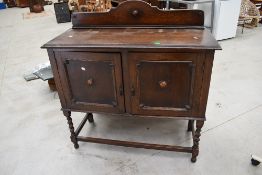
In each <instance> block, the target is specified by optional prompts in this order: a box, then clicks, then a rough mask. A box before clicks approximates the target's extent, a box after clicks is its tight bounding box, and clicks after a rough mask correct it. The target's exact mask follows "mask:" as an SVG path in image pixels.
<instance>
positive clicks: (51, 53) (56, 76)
mask: <svg viewBox="0 0 262 175" xmlns="http://www.w3.org/2000/svg"><path fill="white" fill-rule="evenodd" d="M47 53H48V56H49V60H50V64H51V68H52V71H53V74H54V80H55V85H56V89H57V92H58V95H59V99H60V103H61V106H62V108H67V107H66V106H67V105H66V100H65V96H64V92H63V87H62V84H61V81H60V76H59V72H58V67H57V62H56V58H55V54H54V51H53V50H52V49H48V50H47Z"/></svg>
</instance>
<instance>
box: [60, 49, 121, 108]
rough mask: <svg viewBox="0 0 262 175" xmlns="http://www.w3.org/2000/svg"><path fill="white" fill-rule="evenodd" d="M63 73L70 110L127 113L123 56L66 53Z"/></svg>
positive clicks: (63, 53) (61, 55)
mask: <svg viewBox="0 0 262 175" xmlns="http://www.w3.org/2000/svg"><path fill="white" fill-rule="evenodd" d="M60 57H61V59H60V60H61V62H60V64H59V65H61V66H60V67H59V69H60V72H62V74H64V77H65V78H62V81H63V83H64V84H65V87H68V92H67V101H68V104H69V105H70V108H72V109H76V110H89V111H100V112H124V111H125V110H124V97H123V92H122V91H123V90H122V89H123V86H122V70H121V57H120V54H117V53H89V52H62V53H60Z"/></svg>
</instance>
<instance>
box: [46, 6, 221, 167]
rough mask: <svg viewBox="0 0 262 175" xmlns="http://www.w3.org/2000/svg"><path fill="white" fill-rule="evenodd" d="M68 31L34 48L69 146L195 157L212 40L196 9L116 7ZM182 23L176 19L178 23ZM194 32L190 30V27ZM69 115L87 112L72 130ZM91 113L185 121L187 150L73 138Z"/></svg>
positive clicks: (81, 18)
mask: <svg viewBox="0 0 262 175" xmlns="http://www.w3.org/2000/svg"><path fill="white" fill-rule="evenodd" d="M75 15H76V17H75V19H74V20H75V21H73V24H74V27H75V28H81V27H84V28H86V29H71V30H68V31H66V32H65V33H63V34H62V35H60V36H58V37H57V38H55V39H53V40H51V41H50V42H48V43H47V44H45V45H44V46H43V47H42V48H47V49H48V54H49V58H50V62H51V65H52V69H53V72H54V79H55V83H56V84H57V89H58V94H59V98H60V101H61V105H62V110H63V112H64V115H65V116H66V118H67V120H68V124H69V129H70V133H71V141H72V142H73V143H74V146H75V148H78V143H77V142H78V141H86V142H93V143H103V144H112V145H120V146H129V147H137V148H146V149H159V150H169V151H181V152H188V153H192V158H191V161H192V162H195V161H196V158H197V156H198V154H199V141H200V132H201V128H202V127H203V124H204V121H205V119H206V118H205V111H206V105H207V97H208V91H209V84H210V79H211V72H212V64H213V58H214V51H215V50H216V49H221V47H220V46H219V44H218V42H217V41H216V40H215V39H214V37H213V36H212V35H211V34H210V32H209V31H208V30H206V29H203V28H202V25H203V20H204V18H203V14H202V12H200V11H172V12H171V11H166V12H164V11H161V10H159V9H157V8H156V7H151V6H150V5H148V4H147V3H145V2H140V1H134V2H129V1H128V2H124V3H122V4H120V5H119V6H118V7H117V8H116V9H113V10H111V11H110V12H108V13H96V14H89V13H78V14H75ZM182 19H183V20H182ZM196 26H198V28H196ZM71 111H76V112H85V113H88V114H87V115H86V117H85V118H84V119H83V121H82V122H81V123H80V125H79V127H78V128H77V129H76V131H74V126H73V122H72V118H71ZM91 112H94V113H104V114H114V115H116V114H118V115H120V116H121V117H123V118H124V117H125V116H129V117H135V116H138V117H158V118H161V117H162V118H173V119H184V120H190V121H189V123H188V128H187V129H188V130H189V131H192V135H193V146H192V147H180V146H174V145H161V144H150V143H138V142H129V141H121V140H110V139H103V138H92V137H82V136H78V135H79V133H80V131H81V129H82V128H83V126H84V124H85V123H86V121H87V120H88V121H89V122H91V123H92V122H94V120H93V116H92V114H91ZM194 121H196V130H195V129H194Z"/></svg>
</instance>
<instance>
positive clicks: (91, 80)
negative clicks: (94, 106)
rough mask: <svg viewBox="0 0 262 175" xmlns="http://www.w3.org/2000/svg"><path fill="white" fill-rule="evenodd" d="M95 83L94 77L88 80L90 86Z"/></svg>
mask: <svg viewBox="0 0 262 175" xmlns="http://www.w3.org/2000/svg"><path fill="white" fill-rule="evenodd" d="M93 83H94V81H93V79H92V78H90V79H88V80H87V84H88V86H92V85H93Z"/></svg>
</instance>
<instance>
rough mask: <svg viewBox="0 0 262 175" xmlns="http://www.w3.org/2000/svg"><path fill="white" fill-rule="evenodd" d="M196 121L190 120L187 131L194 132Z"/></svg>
mask: <svg viewBox="0 0 262 175" xmlns="http://www.w3.org/2000/svg"><path fill="white" fill-rule="evenodd" d="M193 124H194V120H188V125H187V131H193Z"/></svg>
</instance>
